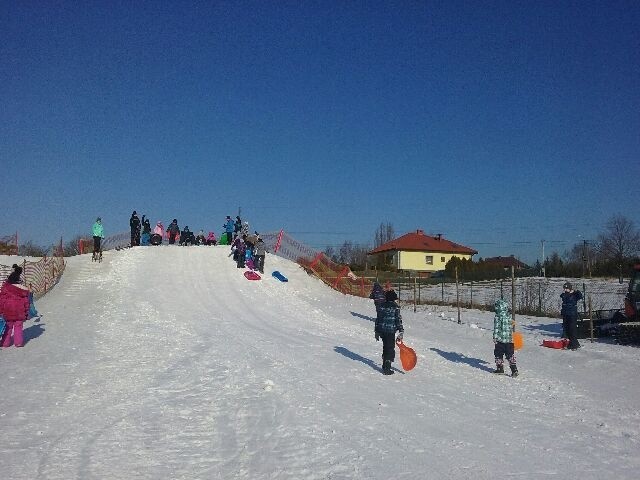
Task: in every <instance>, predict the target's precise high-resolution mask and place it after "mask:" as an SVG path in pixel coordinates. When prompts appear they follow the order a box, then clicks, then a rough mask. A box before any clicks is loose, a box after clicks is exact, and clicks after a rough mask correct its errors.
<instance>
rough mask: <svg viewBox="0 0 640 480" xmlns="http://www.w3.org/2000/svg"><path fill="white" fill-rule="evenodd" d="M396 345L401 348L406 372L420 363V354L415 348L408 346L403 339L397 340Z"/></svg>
mask: <svg viewBox="0 0 640 480" xmlns="http://www.w3.org/2000/svg"><path fill="white" fill-rule="evenodd" d="M396 345H398V347H399V348H400V362H401V363H402V369H403V370H404V371H405V372H408V371H409V370H412V369H413V367H415V366H416V363H418V356H417V355H416V352H415V350H414V349H413V348H411V347H407V346H406V345H405V344H404V343H402V340H397V341H396Z"/></svg>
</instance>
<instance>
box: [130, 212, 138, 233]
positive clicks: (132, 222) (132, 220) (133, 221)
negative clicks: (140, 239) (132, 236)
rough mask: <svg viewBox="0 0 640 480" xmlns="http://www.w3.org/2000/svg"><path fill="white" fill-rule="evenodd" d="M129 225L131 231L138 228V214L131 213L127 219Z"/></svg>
mask: <svg viewBox="0 0 640 480" xmlns="http://www.w3.org/2000/svg"><path fill="white" fill-rule="evenodd" d="M129 226H130V227H131V231H132V232H136V231H139V230H140V219H139V218H138V215H131V218H130V219H129Z"/></svg>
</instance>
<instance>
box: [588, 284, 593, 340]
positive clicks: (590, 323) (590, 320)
mask: <svg viewBox="0 0 640 480" xmlns="http://www.w3.org/2000/svg"><path fill="white" fill-rule="evenodd" d="M589 328H590V329H591V342H593V311H592V310H591V295H589Z"/></svg>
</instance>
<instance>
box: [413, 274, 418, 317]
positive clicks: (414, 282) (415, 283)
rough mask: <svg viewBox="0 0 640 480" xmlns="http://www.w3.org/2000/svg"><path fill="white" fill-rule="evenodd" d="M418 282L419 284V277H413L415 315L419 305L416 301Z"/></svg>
mask: <svg viewBox="0 0 640 480" xmlns="http://www.w3.org/2000/svg"><path fill="white" fill-rule="evenodd" d="M417 282H418V277H413V313H415V312H416V310H417V309H416V305H417V303H416V302H417V299H416V286H417Z"/></svg>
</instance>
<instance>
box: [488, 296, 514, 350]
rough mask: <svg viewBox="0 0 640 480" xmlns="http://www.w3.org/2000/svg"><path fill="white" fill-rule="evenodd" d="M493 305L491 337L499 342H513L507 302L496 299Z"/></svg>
mask: <svg viewBox="0 0 640 480" xmlns="http://www.w3.org/2000/svg"><path fill="white" fill-rule="evenodd" d="M494 307H495V312H496V314H495V316H494V317H493V339H494V340H495V341H496V342H500V343H513V325H512V323H511V315H509V307H508V306H507V302H505V301H504V300H502V299H500V300H496V303H495V305H494Z"/></svg>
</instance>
